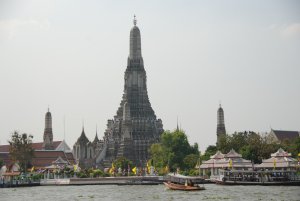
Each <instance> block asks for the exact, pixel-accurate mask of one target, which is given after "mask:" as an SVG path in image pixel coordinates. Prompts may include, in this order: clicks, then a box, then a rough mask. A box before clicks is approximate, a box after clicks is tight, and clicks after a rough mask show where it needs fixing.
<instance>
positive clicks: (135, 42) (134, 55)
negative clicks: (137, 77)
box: [128, 15, 143, 65]
mask: <svg viewBox="0 0 300 201" xmlns="http://www.w3.org/2000/svg"><path fill="white" fill-rule="evenodd" d="M136 22H137V20H136V17H135V15H134V18H133V25H134V26H133V27H132V29H131V30H130V42H129V44H130V46H129V58H128V59H129V61H128V62H129V63H130V61H131V62H134V63H137V64H141V65H143V58H142V47H141V33H140V30H139V28H138V27H137V26H136ZM129 63H128V64H129Z"/></svg>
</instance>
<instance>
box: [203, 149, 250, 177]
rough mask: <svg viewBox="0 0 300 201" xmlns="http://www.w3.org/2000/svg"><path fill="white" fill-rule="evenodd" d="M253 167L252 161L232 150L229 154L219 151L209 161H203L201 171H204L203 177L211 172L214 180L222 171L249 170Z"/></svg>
mask: <svg viewBox="0 0 300 201" xmlns="http://www.w3.org/2000/svg"><path fill="white" fill-rule="evenodd" d="M252 167H253V165H252V163H251V161H250V160H245V159H243V158H242V155H241V154H238V153H237V152H235V151H234V149H231V150H230V151H229V152H228V153H227V154H222V153H221V152H220V151H217V153H216V154H215V155H213V156H211V157H210V159H209V160H207V161H203V163H202V164H201V165H200V170H202V173H203V175H206V174H207V173H208V172H209V171H210V172H211V176H210V178H211V179H212V178H214V177H215V176H218V175H219V170H220V169H226V168H227V169H235V170H248V169H249V168H252Z"/></svg>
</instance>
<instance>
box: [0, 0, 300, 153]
mask: <svg viewBox="0 0 300 201" xmlns="http://www.w3.org/2000/svg"><path fill="white" fill-rule="evenodd" d="M134 14H136V16H137V20H138V22H137V25H138V26H139V28H140V30H141V37H142V55H143V58H144V64H145V69H146V72H147V85H148V95H149V99H150V102H151V105H152V107H153V109H154V111H155V113H156V115H157V117H158V118H161V119H162V121H163V124H164V129H166V130H173V129H174V128H176V119H177V116H178V119H179V123H180V125H181V127H182V129H183V130H185V131H186V133H187V135H188V137H189V140H190V142H192V143H194V142H198V143H199V146H200V149H201V150H202V151H203V150H205V148H206V147H207V146H208V145H210V144H215V142H216V123H217V109H218V105H219V102H220V101H221V103H222V106H223V108H224V113H225V125H226V129H227V131H228V133H233V132H234V131H244V130H253V131H260V132H261V131H269V130H270V128H271V127H272V128H273V129H284V130H300V1H288V0H285V1H283V0H282V1H276V0H271V1H267V0H265V1H261V0H258V1H252V0H251V1H240V0H238V1H211V0H207V1H189V0H188V1H186V0H185V1H184V0H182V1H175V0H170V1H159V0H157V1H140V0H139V1H84V0H82V1H74V0H70V1H67V0H66V1H62V0H59V1H55V0H49V1H42V0H36V1H29V0H24V1H14V0H0V122H1V124H0V144H7V140H8V139H9V137H10V133H11V132H13V131H14V130H19V131H21V132H26V133H29V134H32V135H34V141H35V142H39V141H42V138H43V132H44V118H45V113H46V112H47V107H48V105H49V107H50V111H51V113H52V117H53V135H54V140H62V139H63V138H64V117H65V120H66V121H65V122H66V123H65V125H66V127H65V128H66V141H67V143H68V144H69V145H70V146H73V144H74V143H75V141H76V140H77V138H78V137H79V136H80V134H81V130H82V121H83V120H84V126H85V131H86V135H87V137H88V138H89V139H90V140H93V138H94V136H95V132H96V125H98V135H99V137H101V138H102V136H103V133H104V130H105V128H106V123H107V120H108V119H112V118H113V116H114V115H115V114H116V111H117V108H118V107H119V104H120V101H121V97H122V94H123V84H124V71H125V69H126V65H127V57H128V54H129V31H130V29H131V27H132V26H133V23H132V20H133V15H134Z"/></svg>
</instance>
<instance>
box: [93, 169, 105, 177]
mask: <svg viewBox="0 0 300 201" xmlns="http://www.w3.org/2000/svg"><path fill="white" fill-rule="evenodd" d="M93 175H94V177H103V176H104V172H103V171H102V170H100V169H96V170H93Z"/></svg>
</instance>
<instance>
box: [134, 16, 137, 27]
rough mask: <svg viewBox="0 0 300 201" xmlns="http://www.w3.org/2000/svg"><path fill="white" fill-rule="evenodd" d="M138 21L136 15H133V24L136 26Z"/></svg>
mask: <svg viewBox="0 0 300 201" xmlns="http://www.w3.org/2000/svg"><path fill="white" fill-rule="evenodd" d="M136 21H137V20H136V16H135V15H134V16H133V25H134V26H136Z"/></svg>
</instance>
